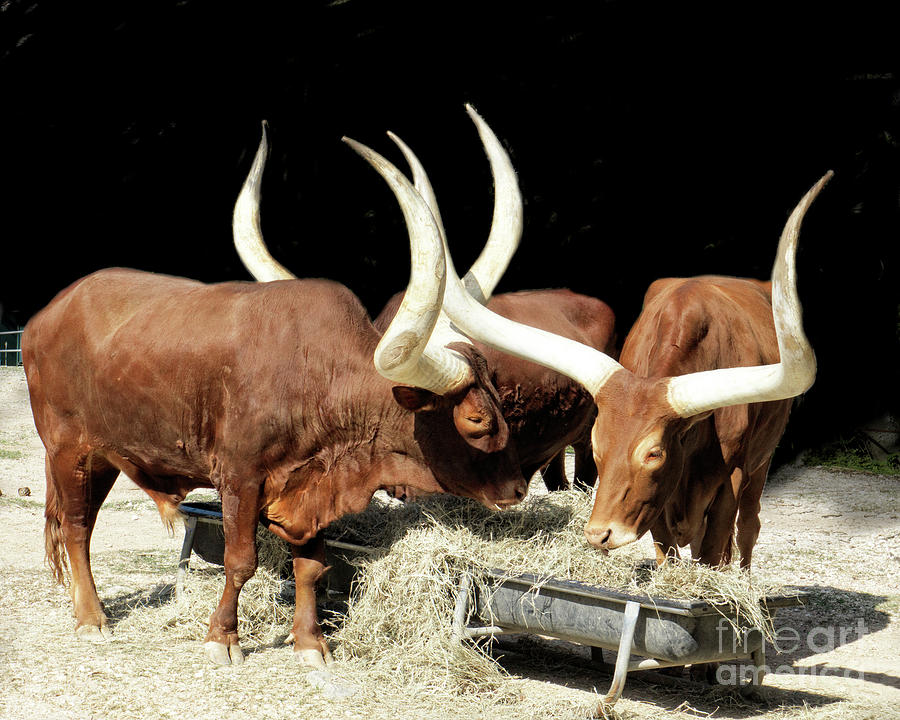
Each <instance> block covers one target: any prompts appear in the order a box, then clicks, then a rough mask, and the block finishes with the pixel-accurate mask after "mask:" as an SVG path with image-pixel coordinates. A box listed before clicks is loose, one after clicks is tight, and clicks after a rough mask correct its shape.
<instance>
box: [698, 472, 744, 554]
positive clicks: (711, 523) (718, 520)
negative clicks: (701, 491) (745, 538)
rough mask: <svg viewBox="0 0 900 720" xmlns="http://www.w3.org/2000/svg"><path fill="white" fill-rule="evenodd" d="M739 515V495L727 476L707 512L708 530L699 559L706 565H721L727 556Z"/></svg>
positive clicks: (701, 544)
mask: <svg viewBox="0 0 900 720" xmlns="http://www.w3.org/2000/svg"><path fill="white" fill-rule="evenodd" d="M736 515H737V497H736V496H735V490H734V487H733V486H732V483H731V479H730V478H725V479H723V482H722V483H721V484H720V485H719V490H718V492H717V493H716V496H715V499H714V500H713V502H712V504H711V505H710V507H709V509H708V510H707V512H706V531H705V532H704V533H703V540H702V541H701V543H700V555H699V557H698V560H700V562H702V563H705V564H706V565H712V566H714V567H719V566H721V565H723V564H724V562H725V559H726V557H729V558H730V556H731V553H730V551H728V552H727V555H726V551H727V549H728V548H729V546H730V545H731V539H732V538H733V537H734V521H735V517H736Z"/></svg>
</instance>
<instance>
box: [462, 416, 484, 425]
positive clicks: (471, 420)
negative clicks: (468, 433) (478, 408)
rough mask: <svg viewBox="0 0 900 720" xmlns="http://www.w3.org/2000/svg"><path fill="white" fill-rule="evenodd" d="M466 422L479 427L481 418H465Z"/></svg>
mask: <svg viewBox="0 0 900 720" xmlns="http://www.w3.org/2000/svg"><path fill="white" fill-rule="evenodd" d="M466 420H468V421H469V422H470V423H474V424H475V425H480V424H481V421H482V418H481V417H467V418H466Z"/></svg>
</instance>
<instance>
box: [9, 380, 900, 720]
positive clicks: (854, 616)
mask: <svg viewBox="0 0 900 720" xmlns="http://www.w3.org/2000/svg"><path fill="white" fill-rule="evenodd" d="M23 487H28V488H30V491H31V495H30V496H27V497H22V496H20V495H19V494H18V491H19V488H23ZM0 491H2V497H0V547H2V551H0V610H2V612H0V633H2V638H3V640H2V642H0V688H2V692H0V718H3V719H12V718H15V719H17V720H18V719H22V720H25V719H27V720H39V719H43V718H65V719H67V720H68V719H73V720H74V719H79V720H81V719H87V718H108V717H116V718H122V719H124V720H129V719H130V718H135V719H138V718H140V719H142V720H143V719H144V718H179V719H181V718H184V717H192V718H196V719H197V720H201V719H203V718H230V717H253V718H285V720H286V719H287V718H292V719H293V718H363V717H365V718H369V719H373V720H381V719H385V720H387V719H388V718H390V719H391V720H395V719H396V720H405V719H406V718H442V720H445V719H446V718H447V717H501V716H502V717H516V718H517V720H519V719H521V718H523V717H580V716H582V715H583V710H584V709H585V708H591V707H592V706H593V705H594V704H595V703H596V699H597V695H596V693H597V692H598V691H599V692H601V693H602V692H605V690H606V687H607V686H608V683H609V679H610V677H609V674H608V673H606V672H605V671H604V670H602V669H599V668H597V667H595V666H592V665H591V664H590V663H589V660H588V658H589V655H588V653H587V650H586V649H585V648H581V647H577V646H571V645H566V644H561V643H546V642H543V641H540V640H534V639H530V638H524V639H520V640H518V641H516V640H513V641H511V642H510V643H508V644H505V645H504V647H503V653H504V659H503V661H502V662H503V664H504V665H505V666H506V667H507V668H508V669H509V670H510V671H511V672H513V673H515V674H517V675H519V676H520V677H521V678H522V680H521V681H520V682H519V685H520V691H521V696H522V701H521V703H519V704H513V705H510V706H506V707H504V708H499V709H498V708H497V707H496V706H487V707H481V706H480V705H479V704H478V702H477V701H476V700H473V699H471V698H469V699H461V700H459V701H458V702H457V701H455V700H454V701H446V700H444V699H441V698H430V697H422V696H416V695H415V694H414V693H412V694H403V693H384V692H368V691H367V692H363V693H359V694H357V695H355V696H354V697H353V698H351V699H349V700H346V699H345V700H339V699H331V698H329V697H327V694H326V693H323V692H322V690H321V689H318V688H317V687H316V686H315V684H314V683H312V682H310V678H308V677H307V674H306V672H305V671H304V670H302V669H300V668H299V667H297V666H296V665H295V664H294V662H293V660H292V658H291V651H290V649H289V648H286V647H282V646H273V647H257V648H252V649H251V652H249V655H248V661H247V662H246V663H245V664H244V665H243V666H241V667H238V668H225V669H217V668H213V667H212V666H209V665H207V664H206V661H205V660H204V658H203V656H202V652H201V648H200V647H199V645H200V644H199V643H198V642H186V641H176V640H171V639H166V638H165V635H164V634H163V635H162V636H160V634H158V633H154V634H153V636H152V637H149V638H143V637H140V636H136V635H135V634H134V633H131V634H129V633H127V632H122V633H116V636H115V639H114V640H113V641H112V642H109V643H107V644H104V645H91V644H85V643H83V642H82V641H79V640H78V639H76V637H75V636H74V634H73V633H72V625H73V622H72V617H71V608H70V603H69V599H68V596H67V594H66V593H65V591H64V590H62V589H61V588H59V587H58V586H56V585H54V584H53V583H52V582H51V579H50V576H49V572H48V571H47V569H46V567H45V565H44V562H43V534H42V533H43V514H42V513H43V510H42V508H43V497H44V470H43V446H42V445H41V443H40V440H39V439H38V437H37V435H36V433H35V430H34V426H33V424H32V421H31V414H30V408H29V403H28V395H27V389H26V386H25V381H24V374H23V373H22V371H21V369H20V368H19V369H16V368H0ZM762 519H763V528H762V532H761V535H760V539H759V544H758V545H757V549H756V554H755V556H754V563H755V570H754V572H755V573H758V574H760V575H761V576H763V577H766V578H772V579H775V580H777V581H780V582H784V583H788V584H796V585H800V586H805V587H807V588H808V589H809V590H810V593H811V595H810V603H809V604H808V605H807V606H806V607H804V608H798V609H790V610H785V611H782V612H781V614H780V615H779V621H778V626H779V627H780V628H781V630H780V633H779V638H780V639H781V641H782V642H781V643H780V644H781V645H782V647H781V650H782V651H781V652H778V651H777V649H775V648H771V647H770V648H769V651H768V663H769V665H770V666H771V668H772V670H773V674H772V675H769V676H767V678H766V681H765V687H764V690H763V693H762V698H761V699H757V700H755V701H743V700H741V699H739V698H737V697H736V696H735V695H734V694H733V693H727V692H722V691H721V690H719V689H716V688H709V687H705V686H699V685H696V684H692V683H690V682H688V681H686V680H684V679H671V678H664V677H663V678H661V677H659V676H657V675H647V674H640V673H637V674H633V675H631V676H629V680H628V684H627V687H626V690H625V695H624V697H623V699H622V700H620V702H619V704H618V705H617V706H616V710H617V712H618V713H619V714H620V715H621V716H622V717H626V718H631V717H633V718H653V717H666V718H671V717H674V718H685V717H706V716H708V715H712V716H713V717H725V718H816V719H820V720H823V719H825V718H873V719H874V718H890V717H898V718H900V480H897V479H895V478H890V477H883V476H877V475H869V474H863V473H847V472H834V471H830V470H825V469H823V468H807V467H783V468H781V470H780V471H779V472H778V473H776V474H775V475H774V476H773V477H772V478H770V480H769V484H768V486H767V488H766V492H765V494H764V496H763V510H762ZM181 533H182V531H181V529H180V528H179V529H177V531H176V536H175V537H173V538H170V537H167V536H166V534H165V531H164V530H163V528H162V525H161V523H160V521H159V517H158V515H157V513H156V510H155V506H154V505H153V504H152V502H151V501H150V500H149V499H148V498H147V497H146V496H145V495H144V494H143V493H142V492H141V491H140V490H138V489H137V488H136V487H135V486H134V485H133V484H132V483H131V482H130V481H128V480H127V479H125V478H124V477H121V478H120V479H119V481H118V482H117V483H116V486H115V487H114V488H113V491H112V493H111V495H110V497H109V498H108V500H107V501H106V504H105V505H104V507H103V509H102V510H101V512H100V517H99V521H98V525H97V529H96V531H95V534H94V538H93V543H92V558H93V565H94V572H95V577H96V580H97V584H98V589H99V592H100V595H101V598H102V599H103V601H104V603H105V604H106V606H107V609H108V612H109V613H110V615H111V616H112V617H113V618H114V619H121V618H123V617H127V616H128V615H129V614H130V613H132V612H139V611H140V610H135V609H134V606H135V603H137V602H139V601H142V602H144V603H149V604H151V605H152V604H153V603H157V604H158V603H159V602H162V601H163V599H161V598H160V596H159V595H158V594H157V595H154V594H153V592H152V591H153V590H154V589H155V588H162V589H163V590H165V591H167V589H168V588H170V586H171V583H172V582H174V574H175V565H176V562H177V558H178V553H179V550H180V547H181V540H182V536H181ZM642 542H647V556H648V557H650V556H651V550H650V545H649V541H647V540H646V539H644V540H642ZM160 638H162V639H160ZM776 670H777V671H778V672H777V674H775V672H774V671H776ZM336 672H337V673H338V674H340V673H341V672H342V670H341V669H340V668H337V670H336ZM548 703H550V704H551V705H552V706H553V708H554V709H553V711H552V712H551V713H548V712H547V709H546V708H547V704H548Z"/></svg>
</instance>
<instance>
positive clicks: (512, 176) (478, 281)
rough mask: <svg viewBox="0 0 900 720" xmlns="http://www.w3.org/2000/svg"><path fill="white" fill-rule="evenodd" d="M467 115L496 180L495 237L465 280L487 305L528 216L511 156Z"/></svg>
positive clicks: (471, 112)
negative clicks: (524, 209)
mask: <svg viewBox="0 0 900 720" xmlns="http://www.w3.org/2000/svg"><path fill="white" fill-rule="evenodd" d="M466 112H467V113H469V117H470V118H472V121H473V122H474V123H475V127H477V128H478V134H479V135H480V136H481V143H482V145H484V151H485V152H486V153H487V156H488V161H489V162H490V164H491V174H492V175H493V176H494V215H493V218H492V220H491V234H490V236H489V237H488V240H487V244H486V245H485V246H484V250H482V251H481V254H480V255H479V256H478V259H477V260H475V262H474V264H473V265H472V267H471V268H470V269H469V272H467V273H466V275H465V277H463V284H464V285H465V286H466V290H468V291H469V294H470V295H471V296H472V297H474V298H475V299H476V300H478V302H480V303H481V304H482V305H485V304H486V303H487V301H488V300H490V299H491V295H492V294H493V292H494V288H495V287H497V283H498V282H500V278H502V277H503V273H505V272H506V268H507V267H508V266H509V262H510V260H512V256H513V255H515V253H516V249H517V248H518V247H519V240H520V239H521V237H522V226H523V224H524V221H523V215H524V212H523V209H522V194H521V193H520V192H519V182H518V179H517V178H516V171H515V168H513V164H512V161H511V160H510V159H509V155H508V154H507V153H506V150H504V149H503V145H501V144H500V141H499V140H498V139H497V136H496V135H495V134H494V132H493V131H492V130H491V129H490V128H489V127H488V124H487V123H486V122H485V121H484V120H482V118H481V116H480V115H479V114H478V113H477V112H475V108H473V107H472V106H471V105H469V104H466ZM448 257H449V253H448Z"/></svg>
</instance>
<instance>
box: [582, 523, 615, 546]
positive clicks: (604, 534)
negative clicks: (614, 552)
mask: <svg viewBox="0 0 900 720" xmlns="http://www.w3.org/2000/svg"><path fill="white" fill-rule="evenodd" d="M611 535H612V528H594V527H591V526H590V525H585V527H584V536H585V537H586V538H587V541H588V542H589V543H590V544H591V545H592V546H593V547H595V548H600V549H605V548H606V546H607V544H608V543H609V538H610V536H611Z"/></svg>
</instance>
